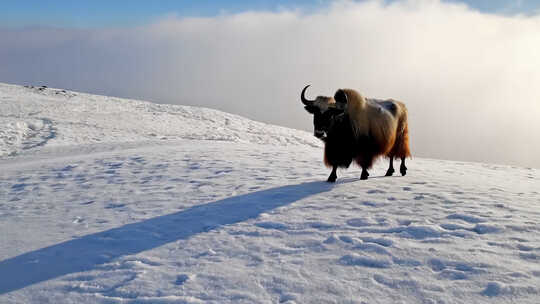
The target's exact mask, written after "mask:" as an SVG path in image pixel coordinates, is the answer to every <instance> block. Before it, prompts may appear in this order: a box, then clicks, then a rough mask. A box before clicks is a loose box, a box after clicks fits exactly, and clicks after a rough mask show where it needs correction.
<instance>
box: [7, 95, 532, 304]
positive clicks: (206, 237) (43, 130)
mask: <svg viewBox="0 0 540 304" xmlns="http://www.w3.org/2000/svg"><path fill="white" fill-rule="evenodd" d="M2 90H3V92H4V93H3V95H2V98H1V101H0V102H1V103H2V109H11V112H10V113H8V114H6V115H4V114H5V113H4V112H2V115H4V116H2V117H1V118H0V119H1V122H2V124H3V125H10V126H11V129H4V130H11V131H10V132H12V133H10V134H19V135H17V136H19V137H17V136H15V135H11V136H14V138H19V139H20V140H12V141H10V142H9V144H5V145H4V147H7V148H6V151H7V150H9V151H15V153H14V154H13V155H12V156H5V157H4V158H3V159H2V160H0V231H2V234H1V236H0V274H9V275H2V276H0V303H288V304H293V303H510V302H516V303H538V299H539V298H540V287H539V286H540V228H539V226H538V223H539V222H540V182H539V177H540V174H539V173H540V170H537V169H530V168H516V167H510V166H499V165H490V164H478V163H466V162H452V161H441V160H429V159H417V158H415V159H413V160H412V161H410V162H409V163H408V167H409V172H408V175H407V176H405V177H400V176H395V177H383V176H382V175H383V174H384V173H385V171H386V170H385V169H386V162H381V163H379V164H377V165H376V166H375V168H373V170H372V171H371V172H370V173H372V174H371V176H370V179H369V180H367V181H360V180H359V176H360V170H358V169H354V168H352V169H350V170H348V171H343V172H338V173H339V174H338V175H339V179H338V183H336V184H328V183H325V182H324V180H325V179H326V177H327V175H328V174H329V172H328V169H327V168H325V167H324V165H323V164H322V160H321V156H322V149H321V147H320V146H316V145H318V144H317V143H316V142H313V141H312V139H310V138H309V137H310V136H312V135H310V134H307V133H306V132H302V131H296V130H289V129H285V128H283V129H279V131H276V130H278V128H276V127H274V126H269V125H265V124H258V123H255V122H250V121H248V120H246V119H243V118H238V117H236V116H234V115H231V116H228V114H223V113H219V112H217V111H213V112H206V111H207V110H205V109H197V108H185V107H178V108H176V107H172V108H170V109H171V111H172V112H173V113H178V112H183V111H184V110H185V111H188V112H186V113H185V114H182V115H185V116H182V115H176V114H168V113H167V112H165V113H163V114H159V115H161V117H162V118H166V119H162V120H159V119H153V116H154V114H152V112H151V111H150V110H148V109H149V108H152V109H154V108H153V107H154V106H155V107H157V108H159V107H163V106H160V105H152V104H147V103H143V102H134V101H125V103H126V104H123V101H121V100H116V99H113V98H107V97H94V96H92V95H88V98H89V100H85V99H84V98H82V97H80V96H82V94H81V95H79V93H71V92H66V94H77V96H79V97H80V99H79V100H78V106H79V107H80V108H86V109H87V110H85V111H81V113H85V114H84V115H87V116H88V117H91V119H89V120H88V121H84V120H80V121H79V123H81V122H83V125H84V127H81V125H80V124H77V121H76V120H75V119H74V118H73V117H75V116H76V115H82V114H80V113H79V114H77V113H76V111H75V110H73V109H75V108H77V104H75V103H74V104H69V105H68V106H66V107H65V108H60V107H44V106H41V110H40V111H42V112H40V113H39V114H32V113H36V108H39V107H40V106H39V105H38V104H39V103H42V102H50V103H52V104H56V103H58V102H59V100H60V101H61V100H62V99H60V98H65V99H66V100H68V99H69V98H70V97H65V96H58V97H57V96H54V95H53V96H51V97H50V98H51V99H54V100H51V101H43V100H44V99H47V98H49V97H47V96H48V95H47V94H50V93H51V92H54V91H53V89H48V90H50V91H51V92H48V91H47V90H44V92H42V91H40V90H39V89H36V88H33V89H29V88H21V87H15V86H3V87H2ZM10 90H12V93H9V91H10ZM35 90H38V91H37V92H36V91H35ZM59 92H60V93H59V94H58V95H60V94H62V92H61V91H59ZM52 94H55V95H56V93H52ZM71 98H72V99H73V98H76V96H72V97H71ZM99 98H102V99H103V100H102V102H103V103H104V105H103V107H104V108H107V110H104V111H103V112H101V114H97V113H98V112H92V111H91V110H88V109H89V108H91V105H92V104H94V103H95V100H97V99H99ZM90 99H92V100H90ZM106 100H109V101H106ZM62 102H63V101H62ZM66 102H68V101H66ZM107 102H109V103H112V105H109V106H107V105H105V104H106V103H107ZM68 103H69V102H68ZM138 103H140V104H142V106H141V107H140V111H141V113H137V111H139V110H138V109H139V108H137V107H133V105H134V104H138ZM17 107H19V108H18V110H17ZM109 107H111V108H112V107H118V108H120V110H119V111H120V112H122V113H124V112H128V113H127V114H126V117H131V119H137V120H139V121H138V126H139V127H137V128H136V130H137V132H139V131H140V130H145V131H144V132H143V131H140V133H137V132H134V131H133V130H130V129H129V128H127V127H125V126H123V127H121V128H120V127H118V129H116V132H117V133H116V134H109V133H111V132H113V131H114V129H113V125H114V124H112V123H111V124H109V125H107V123H108V122H107V120H108V119H111V116H112V114H111V113H116V112H114V111H112V110H111V108H109ZM164 107H165V108H166V109H169V106H164ZM66 108H69V109H71V110H70V111H66V110H65V109H66ZM126 109H129V111H128V110H126ZM17 111H19V112H17ZM152 111H153V110H152ZM189 111H191V112H189ZM208 111H210V110H208ZM216 112H217V113H216ZM187 113H193V116H191V118H190V116H189V114H187ZM209 113H210V114H209ZM45 114H46V115H45ZM124 114H125V113H124ZM101 115H103V117H101ZM156 115H157V114H156ZM209 116H210V118H212V119H214V120H215V119H216V118H215V117H216V116H218V117H226V118H229V119H230V122H229V123H230V124H231V125H235V126H237V127H236V128H237V129H235V130H232V129H231V130H229V129H227V128H226V127H223V130H220V131H219V132H223V133H219V132H218V133H219V134H222V135H223V136H221V137H219V138H220V139H219V140H208V139H209V138H210V137H204V136H202V135H198V137H196V138H197V139H189V137H188V136H186V137H184V138H181V137H177V138H175V140H161V139H159V138H158V139H156V138H154V139H151V138H148V137H146V135H145V134H146V133H145V132H146V131H147V130H154V131H153V132H156V133H155V134H156V135H157V137H161V136H165V135H166V134H169V135H167V137H168V136H172V135H170V133H159V132H158V130H161V131H160V132H165V131H167V130H166V129H167V128H166V125H167V124H168V123H169V122H170V121H173V120H174V117H182V119H179V120H177V121H174V122H175V123H178V124H182V125H183V126H184V127H187V126H188V125H186V124H183V123H184V122H185V121H189V122H190V124H191V125H192V126H195V127H198V128H204V124H207V123H208V124H214V125H221V124H222V123H223V121H221V122H211V121H206V120H205V119H207V118H209ZM19 117H23V119H20V120H18V119H19ZM43 118H46V119H48V120H49V121H50V122H51V123H50V124H49V123H48V121H43V120H41V119H43ZM79 119H82V116H80V117H79ZM220 119H221V118H220ZM223 119H225V118H223ZM90 122H91V123H90ZM96 122H99V123H96ZM92 124H96V125H99V128H101V129H100V130H106V132H105V131H103V132H104V135H103V138H105V139H107V140H108V141H109V142H101V143H100V144H96V142H97V138H99V137H96V138H94V137H92V136H88V137H87V139H89V140H90V141H89V142H83V141H82V138H79V139H76V137H77V136H79V135H81V134H87V135H90V134H91V133H92V132H94V131H92V130H94V129H91V128H89V129H87V128H86V126H88V125H92ZM116 125H118V124H116ZM119 125H120V126H122V123H119ZM171 125H172V123H171ZM103 126H107V128H104V127H103ZM250 126H251V130H249V127H250ZM99 128H97V129H99ZM267 129H268V132H269V135H266V134H264V132H263V131H265V130H267ZM255 130H256V131H255ZM272 130H273V131H272ZM235 131H236V132H238V137H233V138H232V139H230V140H229V139H226V140H223V138H226V135H227V134H234V132H235ZM259 131H261V132H262V133H260V134H258V133H256V132H259ZM84 132H87V133H84ZM167 132H168V131H167ZM179 132H180V131H179ZM181 132H184V133H181V134H184V135H185V134H190V132H191V133H192V134H194V133H196V132H199V131H197V130H191V129H183V130H182V131H181ZM209 132H212V131H209ZM250 132H251V133H250ZM272 132H273V133H272ZM3 134H4V133H3ZM51 134H54V136H52V135H51ZM212 134H214V135H215V134H217V133H212ZM280 134H282V135H280ZM287 134H289V135H291V136H293V137H292V138H294V140H292V141H291V138H288V139H284V140H282V141H281V140H279V136H285V135H287ZM214 135H212V136H214ZM304 135H306V138H305V139H303V136H304ZM227 136H228V135H227ZM3 138H4V139H6V138H7V137H5V136H4V137H3ZM122 138H131V139H133V141H131V142H127V143H126V142H122V143H118V142H117V141H116V140H119V139H122ZM247 138H249V141H248V140H247ZM72 140H73V141H72ZM75 140H78V141H75ZM304 140H305V141H306V143H305V144H302V142H303V141H304ZM310 141H311V142H310ZM6 142H7V141H6ZM278 142H281V144H276V143H278ZM25 147H26V149H25Z"/></svg>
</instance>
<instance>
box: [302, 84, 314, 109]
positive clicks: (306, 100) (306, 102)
mask: <svg viewBox="0 0 540 304" xmlns="http://www.w3.org/2000/svg"><path fill="white" fill-rule="evenodd" d="M309 86H310V85H309V84H308V85H307V86H306V87H305V88H304V89H303V90H302V95H300V98H301V99H302V103H303V104H305V105H306V106H309V105H311V104H312V103H313V102H314V101H315V100H309V99H306V97H305V96H304V93H305V92H306V89H307V88H308V87H309Z"/></svg>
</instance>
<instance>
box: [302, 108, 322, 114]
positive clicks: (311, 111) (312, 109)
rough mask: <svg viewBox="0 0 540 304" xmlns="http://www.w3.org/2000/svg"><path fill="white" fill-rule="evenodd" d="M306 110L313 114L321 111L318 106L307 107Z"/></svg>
mask: <svg viewBox="0 0 540 304" xmlns="http://www.w3.org/2000/svg"><path fill="white" fill-rule="evenodd" d="M304 109H306V111H308V112H309V113H311V114H315V111H317V110H319V108H318V107H316V106H305V107H304Z"/></svg>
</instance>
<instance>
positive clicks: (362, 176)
mask: <svg viewBox="0 0 540 304" xmlns="http://www.w3.org/2000/svg"><path fill="white" fill-rule="evenodd" d="M368 176H369V173H368V172H367V170H366V168H362V175H360V179H367V178H368Z"/></svg>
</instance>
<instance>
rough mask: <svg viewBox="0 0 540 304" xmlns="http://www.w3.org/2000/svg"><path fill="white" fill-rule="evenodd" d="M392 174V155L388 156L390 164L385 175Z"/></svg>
mask: <svg viewBox="0 0 540 304" xmlns="http://www.w3.org/2000/svg"><path fill="white" fill-rule="evenodd" d="M392 174H394V157H393V156H390V166H389V167H388V170H387V171H386V174H385V176H392Z"/></svg>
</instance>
